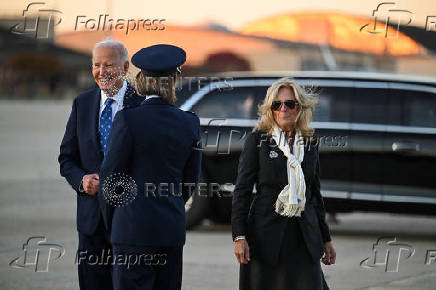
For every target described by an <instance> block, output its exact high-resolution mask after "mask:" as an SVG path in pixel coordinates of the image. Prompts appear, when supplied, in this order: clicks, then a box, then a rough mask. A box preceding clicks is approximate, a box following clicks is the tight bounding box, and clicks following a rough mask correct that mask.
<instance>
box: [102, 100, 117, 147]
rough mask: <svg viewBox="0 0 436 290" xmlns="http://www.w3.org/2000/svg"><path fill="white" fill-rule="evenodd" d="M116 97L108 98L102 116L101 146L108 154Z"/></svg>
mask: <svg viewBox="0 0 436 290" xmlns="http://www.w3.org/2000/svg"><path fill="white" fill-rule="evenodd" d="M113 102H114V99H112V98H107V99H106V101H105V103H104V104H105V107H104V109H103V112H101V116H100V128H99V131H100V146H101V150H102V151H103V154H104V155H106V151H107V140H108V138H109V133H110V132H111V127H112V103H113Z"/></svg>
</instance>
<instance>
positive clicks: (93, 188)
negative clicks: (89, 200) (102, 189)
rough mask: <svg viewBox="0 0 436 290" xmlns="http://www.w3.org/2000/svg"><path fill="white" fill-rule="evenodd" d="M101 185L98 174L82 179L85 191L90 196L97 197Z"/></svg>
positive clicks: (85, 176)
mask: <svg viewBox="0 0 436 290" xmlns="http://www.w3.org/2000/svg"><path fill="white" fill-rule="evenodd" d="M99 184H100V178H99V176H98V174H96V173H94V174H88V175H84V176H83V178H82V187H83V190H84V191H85V192H86V193H87V194H89V195H95V194H96V193H97V191H98V186H99Z"/></svg>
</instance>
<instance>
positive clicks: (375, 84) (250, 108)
mask: <svg viewBox="0 0 436 290" xmlns="http://www.w3.org/2000/svg"><path fill="white" fill-rule="evenodd" d="M281 77H292V78H294V79H295V80H296V82H297V83H299V84H300V85H301V86H303V87H305V88H306V89H308V90H309V91H310V92H312V93H315V94H317V95H318V97H319V103H318V106H317V108H316V109H315V111H314V114H313V122H312V127H313V128H315V134H316V135H317V136H318V137H319V142H320V162H321V191H322V194H323V196H324V198H325V204H326V210H327V211H328V212H350V211H355V210H359V211H384V212H399V213H419V214H432V213H436V79H434V78H424V77H413V76H399V75H391V74H381V73H366V72H365V73H363V72H309V71H306V72H289V73H263V74H262V75H260V74H255V73H251V74H249V73H246V74H243V73H227V74H225V75H220V76H218V77H215V78H205V79H203V80H202V81H201V84H200V85H198V83H196V82H195V78H194V79H191V80H190V81H189V82H185V83H183V85H182V86H181V90H179V91H178V92H177V95H178V97H179V100H178V105H179V106H180V108H181V109H183V110H190V111H194V112H195V113H196V114H197V115H198V116H199V117H200V120H201V125H202V130H203V132H202V134H203V135H202V137H203V139H202V141H203V148H204V149H203V163H202V182H205V183H209V184H211V183H213V184H214V185H213V186H207V187H206V186H204V187H203V189H206V192H207V194H204V190H202V191H200V194H198V195H194V196H193V198H191V200H190V201H189V202H188V204H187V207H186V208H187V223H188V227H192V226H194V225H196V224H198V223H199V222H201V220H202V219H203V218H205V217H208V218H210V219H212V220H214V221H218V222H228V221H229V220H230V213H231V192H232V190H233V187H234V183H235V181H236V175H237V168H238V159H239V154H240V153H241V150H242V146H243V144H244V140H245V137H246V136H247V134H248V133H250V132H251V131H252V129H253V126H254V124H255V123H256V120H257V106H258V105H259V103H260V102H261V101H262V100H263V99H264V97H265V94H266V90H267V88H268V87H269V86H270V85H271V84H272V83H273V82H274V81H276V80H278V79H279V78H281ZM193 80H194V81H193ZM208 80H209V81H208ZM214 186H215V188H213V187H214ZM217 186H219V189H220V190H219V191H218V192H217V190H216V188H217ZM253 191H254V192H255V188H254V190H253ZM201 192H203V193H202V194H201Z"/></svg>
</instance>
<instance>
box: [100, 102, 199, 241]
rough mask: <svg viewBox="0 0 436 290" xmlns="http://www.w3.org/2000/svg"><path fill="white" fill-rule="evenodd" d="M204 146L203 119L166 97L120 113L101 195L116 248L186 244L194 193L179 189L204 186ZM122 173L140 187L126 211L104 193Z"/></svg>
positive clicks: (107, 159) (110, 148)
mask: <svg viewBox="0 0 436 290" xmlns="http://www.w3.org/2000/svg"><path fill="white" fill-rule="evenodd" d="M199 146H200V121H199V119H198V117H197V116H196V115H194V114H193V113H190V112H185V111H182V110H180V109H178V108H177V107H175V106H173V105H169V104H168V103H166V102H165V101H164V100H163V99H162V98H160V97H159V98H150V99H147V100H145V101H144V102H142V104H141V106H138V107H135V108H131V109H127V110H123V111H121V112H119V113H118V114H117V116H116V118H115V120H114V123H113V125H112V130H111V133H110V136H109V141H108V151H107V154H106V157H105V160H104V162H103V165H102V168H101V173H100V191H99V194H98V198H99V202H100V208H101V210H102V213H103V218H104V221H105V226H106V227H107V228H108V229H109V231H110V233H111V243H112V244H124V245H131V246H182V245H184V243H185V231H186V221H185V202H186V201H187V199H188V198H189V195H190V193H189V190H187V188H183V189H182V190H180V189H181V188H180V187H179V185H180V184H181V183H197V182H198V178H199V174H200V167H201V151H200V150H198V149H199ZM116 174H124V175H127V176H128V177H129V178H132V179H133V181H134V182H135V184H136V186H137V196H136V198H135V199H134V200H133V201H132V202H131V203H129V204H127V205H124V206H121V207H113V206H111V205H110V204H109V203H108V202H106V200H105V197H104V193H103V190H102V189H103V187H104V182H105V181H106V180H112V179H113V178H116V177H115V176H116ZM159 184H161V185H162V186H161V190H162V191H161V193H160V194H159V192H158V190H157V189H156V191H153V190H152V188H153V186H155V187H156V188H158V186H159ZM164 184H167V186H165V185H164ZM146 187H147V188H148V189H150V191H148V192H147V191H146ZM192 192H193V190H192ZM192 192H191V193H192ZM109 194H113V193H111V192H109Z"/></svg>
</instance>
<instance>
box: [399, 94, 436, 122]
mask: <svg viewBox="0 0 436 290" xmlns="http://www.w3.org/2000/svg"><path fill="white" fill-rule="evenodd" d="M405 109H406V110H408V111H409V112H408V114H407V115H408V116H409V118H408V119H409V122H408V124H407V125H410V126H422V127H436V95H435V94H432V93H426V92H412V91H411V92H409V94H408V97H407V98H406V100H405Z"/></svg>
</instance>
